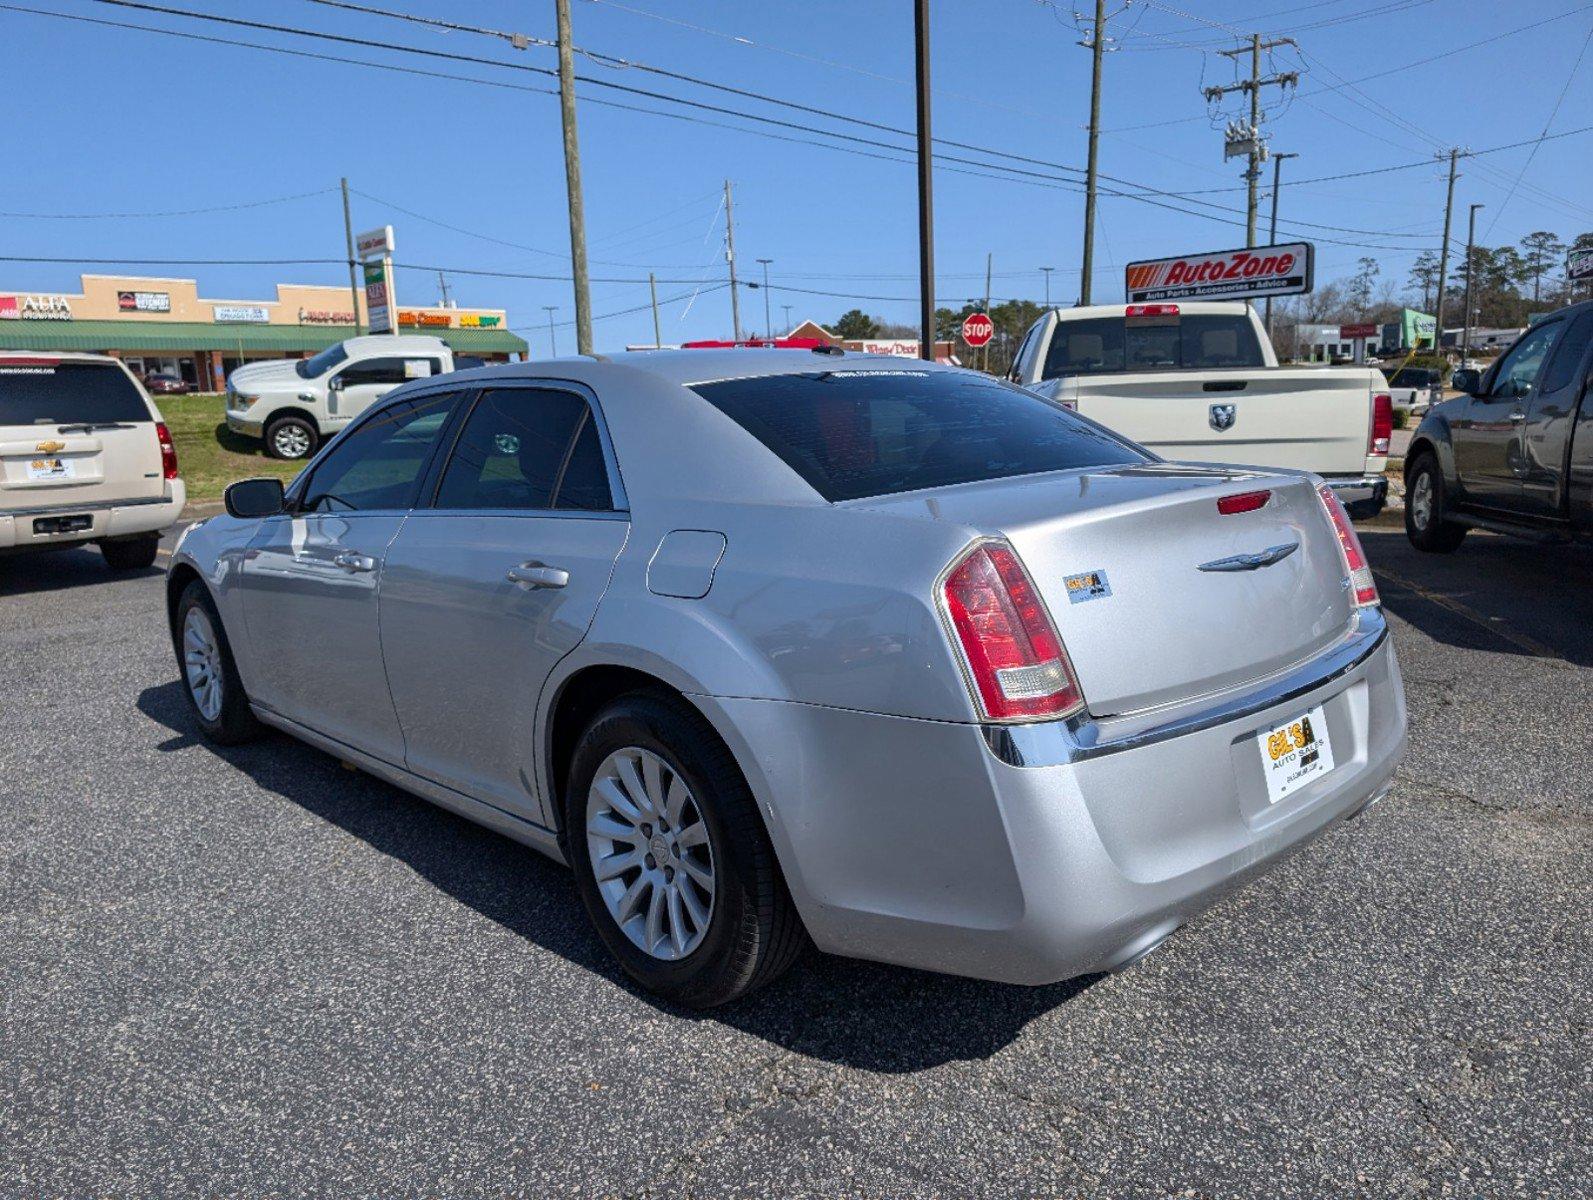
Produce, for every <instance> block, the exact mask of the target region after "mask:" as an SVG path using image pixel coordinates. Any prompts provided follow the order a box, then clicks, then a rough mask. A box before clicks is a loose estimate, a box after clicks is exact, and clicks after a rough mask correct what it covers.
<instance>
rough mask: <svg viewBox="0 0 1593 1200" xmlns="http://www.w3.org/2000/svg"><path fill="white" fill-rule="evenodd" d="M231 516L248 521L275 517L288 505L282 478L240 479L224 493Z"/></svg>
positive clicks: (231, 484) (223, 497) (224, 499)
mask: <svg viewBox="0 0 1593 1200" xmlns="http://www.w3.org/2000/svg"><path fill="white" fill-rule="evenodd" d="M222 501H223V503H225V504H226V506H227V515H228V516H229V517H239V518H241V519H243V520H246V521H254V520H259V519H260V518H261V517H274V516H276V515H277V514H278V513H280V512H282V511H283V509H285V508H286V507H287V502H286V500H285V499H284V498H283V491H282V481H281V480H280V479H240V480H239V481H238V482H237V483H230V484H228V485H227V490H226V491H225V492H223V493H222Z"/></svg>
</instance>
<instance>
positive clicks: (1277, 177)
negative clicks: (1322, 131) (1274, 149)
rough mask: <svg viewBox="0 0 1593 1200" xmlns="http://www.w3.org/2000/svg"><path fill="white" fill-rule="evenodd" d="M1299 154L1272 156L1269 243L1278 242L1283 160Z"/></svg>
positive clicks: (1269, 328) (1269, 317) (1269, 309)
mask: <svg viewBox="0 0 1593 1200" xmlns="http://www.w3.org/2000/svg"><path fill="white" fill-rule="evenodd" d="M1299 157H1300V156H1299V155H1298V154H1274V155H1273V156H1272V224H1271V225H1269V226H1268V228H1267V244H1268V245H1272V246H1276V245H1277V244H1278V188H1279V187H1280V186H1281V185H1282V179H1281V176H1282V174H1283V160H1284V159H1286V158H1299ZM1267 340H1268V341H1269V342H1270V341H1271V340H1272V297H1271V296H1268V297H1267Z"/></svg>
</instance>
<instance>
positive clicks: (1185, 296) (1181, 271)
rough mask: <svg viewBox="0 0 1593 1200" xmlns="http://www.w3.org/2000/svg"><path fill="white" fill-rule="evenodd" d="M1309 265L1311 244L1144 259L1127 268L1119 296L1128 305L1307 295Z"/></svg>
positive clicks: (1309, 280)
mask: <svg viewBox="0 0 1593 1200" xmlns="http://www.w3.org/2000/svg"><path fill="white" fill-rule="evenodd" d="M1313 265H1314V255H1313V253H1312V246H1311V243H1310V242H1290V243H1288V244H1286V245H1281V246H1255V247H1253V248H1251V249H1249V250H1214V251H1211V252H1209V253H1205V254H1184V255H1180V256H1178V257H1177V258H1154V259H1146V260H1145V261H1143V262H1132V263H1129V264H1128V269H1127V271H1126V272H1125V275H1124V291H1125V293H1126V294H1127V298H1128V303H1130V304H1144V303H1146V302H1150V301H1156V300H1248V299H1251V298H1252V297H1260V296H1295V295H1299V294H1300V293H1302V292H1309V291H1310V290H1311V285H1312V283H1313V282H1314V280H1313V276H1312V268H1313Z"/></svg>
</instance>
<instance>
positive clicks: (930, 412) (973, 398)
mask: <svg viewBox="0 0 1593 1200" xmlns="http://www.w3.org/2000/svg"><path fill="white" fill-rule="evenodd" d="M693 390H694V391H696V393H697V394H698V395H699V396H701V397H702V398H703V399H705V400H707V401H708V402H709V403H710V404H712V405H713V406H714V407H715V408H718V409H719V410H720V411H721V412H723V413H724V414H725V415H726V416H728V417H730V418H731V419H732V420H734V421H735V422H736V423H737V424H739V425H741V426H742V427H743V428H744V429H746V430H747V432H748V433H750V434H752V435H753V436H754V437H755V438H757V439H758V440H759V441H760V442H762V443H763V444H764V445H765V446H767V447H768V448H769V449H770V450H771V451H773V452H774V453H775V454H777V455H778V456H779V457H780V458H781V459H782V460H784V462H785V463H786V465H787V466H789V467H790V468H791V469H792V470H794V471H795V472H796V473H797V474H798V475H800V476H802V478H803V479H805V480H807V482H808V483H809V484H810V485H812V487H813V489H814V490H815V491H817V492H818V493H819V494H820V495H822V496H823V497H824V498H825V499H826V500H832V501H833V500H852V499H856V498H857V497H859V496H879V495H885V494H889V493H892V492H908V491H914V490H916V489H918V488H931V487H942V486H945V485H947V484H953V483H967V482H970V481H972V480H980V479H1001V478H1005V477H1006V476H1010V475H1030V474H1034V473H1036V472H1039V471H1061V470H1069V469H1071V468H1075V467H1090V466H1104V465H1108V464H1114V463H1132V462H1143V461H1145V456H1144V455H1143V454H1141V453H1140V452H1139V451H1137V450H1135V449H1133V448H1131V447H1130V446H1129V445H1127V444H1126V443H1124V442H1121V441H1118V440H1117V439H1116V438H1114V437H1112V436H1111V435H1109V434H1107V433H1106V432H1104V431H1102V430H1099V429H1096V428H1095V427H1094V426H1092V425H1090V424H1088V423H1087V422H1085V421H1082V420H1080V419H1079V418H1078V417H1075V416H1074V415H1073V414H1072V413H1070V412H1068V411H1066V410H1065V409H1063V408H1061V407H1060V406H1059V405H1055V404H1052V403H1050V402H1049V401H1046V400H1042V399H1040V398H1039V397H1038V396H1034V395H1032V394H1030V393H1029V392H1026V391H1023V390H1022V389H1020V388H1015V387H1012V386H1011V385H1010V384H1005V383H998V382H997V381H996V380H993V379H990V378H988V377H985V376H982V375H976V374H974V373H973V372H971V371H955V372H946V371H908V370H900V371H897V370H881V371H822V372H816V373H813V374H806V375H774V376H770V377H767V378H763V379H736V380H727V381H725V382H723V383H704V384H698V385H697V386H696V387H695V388H694V389H693Z"/></svg>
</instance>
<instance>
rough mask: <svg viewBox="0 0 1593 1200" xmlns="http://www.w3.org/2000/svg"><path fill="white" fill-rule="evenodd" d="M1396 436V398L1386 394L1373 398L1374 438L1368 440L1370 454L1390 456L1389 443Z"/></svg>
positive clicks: (1367, 448) (1367, 449) (1367, 450)
mask: <svg viewBox="0 0 1593 1200" xmlns="http://www.w3.org/2000/svg"><path fill="white" fill-rule="evenodd" d="M1393 436H1394V398H1393V397H1392V396H1389V395H1387V394H1386V393H1381V392H1380V393H1378V394H1377V395H1375V396H1373V397H1372V436H1371V438H1370V439H1368V440H1367V443H1366V452H1367V453H1368V454H1382V455H1387V454H1388V443H1389V441H1390V440H1391V439H1392V438H1393Z"/></svg>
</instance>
